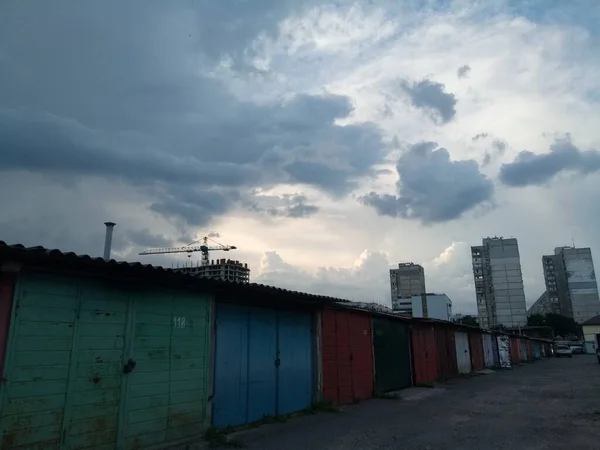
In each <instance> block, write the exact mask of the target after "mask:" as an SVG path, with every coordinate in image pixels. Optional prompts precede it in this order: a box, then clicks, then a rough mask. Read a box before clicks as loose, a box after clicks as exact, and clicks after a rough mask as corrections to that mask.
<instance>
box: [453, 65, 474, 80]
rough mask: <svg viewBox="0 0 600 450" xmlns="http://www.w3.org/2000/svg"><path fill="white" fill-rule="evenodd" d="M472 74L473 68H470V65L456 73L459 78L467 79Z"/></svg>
mask: <svg viewBox="0 0 600 450" xmlns="http://www.w3.org/2000/svg"><path fill="white" fill-rule="evenodd" d="M470 72H471V67H469V66H468V65H466V64H465V65H464V66H460V67H459V68H458V70H457V71H456V75H457V76H458V78H466V77H468V76H469V73H470Z"/></svg>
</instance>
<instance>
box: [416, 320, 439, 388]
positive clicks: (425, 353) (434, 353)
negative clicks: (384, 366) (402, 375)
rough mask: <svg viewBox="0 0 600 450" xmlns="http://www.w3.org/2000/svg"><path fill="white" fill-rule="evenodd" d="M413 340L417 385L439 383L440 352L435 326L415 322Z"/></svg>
mask: <svg viewBox="0 0 600 450" xmlns="http://www.w3.org/2000/svg"><path fill="white" fill-rule="evenodd" d="M411 339H412V359H413V366H414V372H415V385H416V386H419V385H421V384H429V383H433V382H434V381H437V380H438V379H439V378H440V374H439V352H438V348H437V340H436V335H435V328H434V326H433V324H431V323H426V322H424V323H419V322H418V321H413V323H412V324H411Z"/></svg>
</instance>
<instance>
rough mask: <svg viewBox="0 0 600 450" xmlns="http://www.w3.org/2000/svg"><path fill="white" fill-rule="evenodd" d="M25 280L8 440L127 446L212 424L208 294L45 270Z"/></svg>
mask: <svg viewBox="0 0 600 450" xmlns="http://www.w3.org/2000/svg"><path fill="white" fill-rule="evenodd" d="M18 286H19V287H18V290H17V293H16V295H17V303H16V304H17V310H16V312H15V315H14V320H13V323H12V324H11V329H10V342H9V347H8V357H7V361H6V370H5V373H6V378H7V380H8V381H7V382H6V383H5V387H6V389H4V390H3V394H2V398H1V404H0V417H1V421H2V425H3V426H2V431H1V433H2V436H1V439H2V446H1V448H2V449H11V448H18V447H20V446H35V447H36V448H45V449H46V448H47V449H53V448H93V447H95V446H107V447H111V448H120V449H125V450H127V449H133V448H136V449H137V448H145V447H148V446H152V445H161V444H166V443H170V442H174V441H177V440H178V439H181V438H194V437H199V436H200V435H201V434H202V433H203V431H204V429H206V427H207V425H208V423H207V413H206V411H207V408H206V397H207V378H208V377H207V369H208V365H207V361H208V352H207V349H208V324H209V321H210V317H209V305H210V297H209V296H208V295H202V294H198V295H194V296H188V295H184V294H179V293H171V292H166V291H165V292H160V290H158V291H157V290H153V291H151V292H144V291H135V290H131V289H127V288H124V287H122V286H115V285H114V284H111V283H109V282H99V281H93V280H89V279H82V278H71V277H59V276H55V275H47V274H39V273H24V274H21V275H19V284H18ZM9 399H10V400H9Z"/></svg>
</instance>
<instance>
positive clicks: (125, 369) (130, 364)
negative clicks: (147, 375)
mask: <svg viewBox="0 0 600 450" xmlns="http://www.w3.org/2000/svg"><path fill="white" fill-rule="evenodd" d="M134 368H135V361H134V360H133V359H131V358H129V361H127V364H125V365H124V366H123V373H130V372H131V371H133V369H134Z"/></svg>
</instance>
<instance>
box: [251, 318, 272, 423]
mask: <svg viewBox="0 0 600 450" xmlns="http://www.w3.org/2000/svg"><path fill="white" fill-rule="evenodd" d="M249 312H250V322H249V323H250V329H249V340H248V415H247V418H246V422H255V421H257V420H260V419H262V418H263V417H265V416H274V415H275V414H276V410H275V405H276V401H277V400H276V393H277V391H276V383H277V378H276V376H277V372H276V370H277V368H276V359H277V356H276V354H277V347H276V346H277V315H276V313H275V312H274V311H271V310H266V309H259V308H250V309H249Z"/></svg>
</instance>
